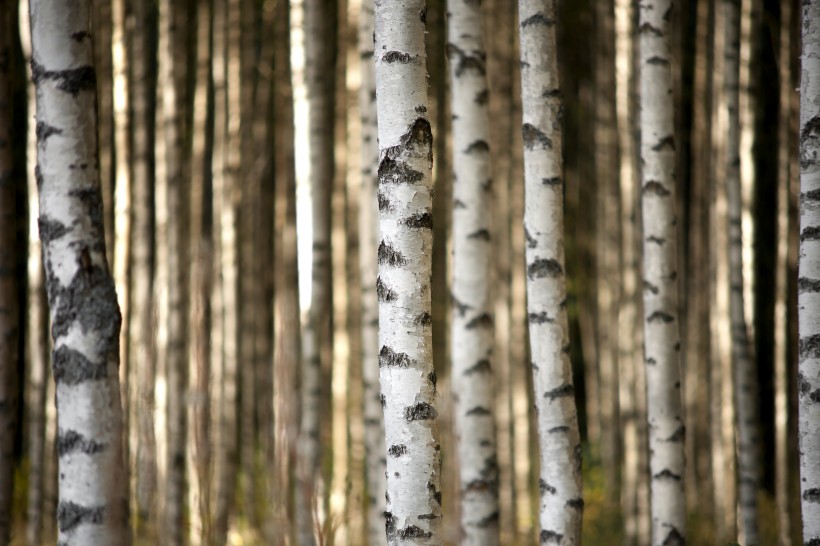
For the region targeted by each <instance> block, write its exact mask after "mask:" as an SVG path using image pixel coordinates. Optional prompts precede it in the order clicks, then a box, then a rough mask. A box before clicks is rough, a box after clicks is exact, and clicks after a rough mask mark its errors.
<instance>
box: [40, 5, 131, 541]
mask: <svg viewBox="0 0 820 546" xmlns="http://www.w3.org/2000/svg"><path fill="white" fill-rule="evenodd" d="M89 21H90V5H89V3H88V2H86V1H82V0H76V1H72V2H66V3H63V4H59V5H57V4H53V3H44V2H40V1H34V2H32V3H31V34H32V46H33V54H32V61H31V66H32V75H33V80H34V83H35V86H36V90H37V122H38V124H44V125H46V126H50V127H54V128H55V129H56V130H57V131H58V132H54V133H53V134H52V135H51V136H49V137H45V135H43V134H41V135H40V136H39V137H38V147H37V152H38V162H37V174H38V182H39V188H40V220H39V226H40V238H41V240H42V244H43V257H44V263H45V270H46V283H47V289H48V299H49V307H50V309H51V322H52V337H53V340H54V352H53V360H52V366H53V372H54V380H55V382H56V385H57V411H58V415H59V429H58V433H57V455H58V457H59V464H60V473H59V480H60V481H59V486H60V500H59V504H58V507H57V525H58V529H59V543H60V544H65V545H71V544H78V545H79V544H83V545H96V544H100V545H102V544H128V533H127V521H128V513H127V506H128V500H127V499H128V497H127V482H126V481H125V480H123V476H124V474H123V459H122V443H121V441H120V439H121V434H122V413H121V407H120V391H119V381H118V365H119V345H118V341H119V329H120V312H119V308H118V305H117V297H116V293H115V290H114V281H113V279H112V277H111V274H110V273H109V271H108V264H107V261H106V257H105V234H104V230H103V211H102V196H101V193H100V188H99V185H98V184H99V182H98V179H97V157H96V153H97V146H96V134H97V133H96V131H97V124H96V114H95V108H94V104H95V100H96V89H95V80H96V77H95V73H94V70H93V68H92V64H93V55H92V46H91V39H90V34H88V32H89V30H90V29H89V28H88V24H89ZM78 33H86V34H85V35H87V36H88V38H87V39H83V40H76V39H75V38H74V36H76V35H77V34H78Z"/></svg>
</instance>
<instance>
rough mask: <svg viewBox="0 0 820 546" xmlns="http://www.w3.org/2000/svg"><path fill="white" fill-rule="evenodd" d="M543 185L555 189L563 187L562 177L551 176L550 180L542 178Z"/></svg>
mask: <svg viewBox="0 0 820 546" xmlns="http://www.w3.org/2000/svg"><path fill="white" fill-rule="evenodd" d="M541 183H542V184H544V185H545V186H551V187H553V188H556V187H558V186H560V185H561V177H560V176H551V177H550V178H542V179H541Z"/></svg>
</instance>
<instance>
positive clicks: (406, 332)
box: [374, 0, 442, 545]
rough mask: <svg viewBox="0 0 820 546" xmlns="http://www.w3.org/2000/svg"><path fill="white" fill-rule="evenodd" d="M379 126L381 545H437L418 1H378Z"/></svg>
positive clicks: (421, 6)
mask: <svg viewBox="0 0 820 546" xmlns="http://www.w3.org/2000/svg"><path fill="white" fill-rule="evenodd" d="M375 8H376V9H375V40H376V41H375V49H374V51H375V63H376V90H377V101H376V106H377V113H378V120H379V196H378V198H379V229H380V242H379V248H378V252H377V259H378V262H379V277H378V279H377V281H376V286H377V292H378V298H379V345H380V349H379V369H380V383H381V390H382V398H381V402H382V407H383V409H384V419H385V444H386V447H387V496H386V510H385V519H386V523H385V528H386V532H387V542H388V544H390V545H398V544H440V543H441V540H442V539H441V486H440V479H441V477H440V468H441V458H440V457H441V455H440V453H441V452H440V446H439V438H438V412H437V410H436V407H435V392H436V391H435V388H436V387H435V371H434V369H433V353H432V351H433V346H432V316H431V273H432V263H431V258H432V251H433V229H432V227H433V226H432V192H431V190H432V177H431V169H432V144H433V139H432V133H431V130H430V122H429V121H428V119H427V81H426V77H427V73H426V52H425V48H424V29H425V25H426V23H425V19H426V5H425V2H424V0H408V1H407V2H402V3H398V2H393V1H391V0H377V1H376V3H375Z"/></svg>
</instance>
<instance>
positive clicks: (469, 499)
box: [447, 0, 499, 545]
mask: <svg viewBox="0 0 820 546" xmlns="http://www.w3.org/2000/svg"><path fill="white" fill-rule="evenodd" d="M447 10H448V17H447V33H448V36H449V39H450V41H449V43H448V44H447V54H448V57H449V59H450V63H449V64H450V82H451V89H452V91H451V103H450V107H451V111H452V114H453V115H452V120H453V122H452V123H453V180H454V186H453V212H452V214H453V220H452V221H453V281H452V289H451V293H452V300H453V314H452V335H451V338H450V339H451V353H450V355H451V358H452V372H451V373H452V389H453V405H454V408H453V413H454V433H455V438H456V449H457V457H458V473H459V480H460V484H459V489H460V494H461V499H460V500H461V504H460V510H459V512H460V515H461V533H462V535H461V544H485V545H492V544H498V538H499V535H498V517H499V513H498V464H497V456H496V443H495V411H494V404H493V399H494V384H493V348H494V343H493V342H494V334H493V332H494V326H495V321H494V317H495V313H494V309H493V294H492V290H491V287H492V285H493V270H492V263H491V256H492V250H493V226H492V209H491V203H492V191H493V188H492V182H493V180H492V170H491V165H490V143H489V139H490V135H489V133H490V129H489V115H488V101H489V89H488V87H487V77H486V59H487V52H486V48H485V46H484V37H483V31H482V20H481V6H480V4H475V3H471V2H465V1H464V0H449V1H448V3H447Z"/></svg>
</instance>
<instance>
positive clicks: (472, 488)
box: [462, 480, 498, 493]
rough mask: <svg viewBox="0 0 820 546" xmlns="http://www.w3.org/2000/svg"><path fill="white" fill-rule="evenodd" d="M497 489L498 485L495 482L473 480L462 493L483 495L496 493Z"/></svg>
mask: <svg viewBox="0 0 820 546" xmlns="http://www.w3.org/2000/svg"><path fill="white" fill-rule="evenodd" d="M497 487H498V483H497V482H496V481H495V480H472V481H471V482H469V483H467V485H465V486H464V487H463V489H462V491H463V492H465V493H470V492H478V493H483V492H485V491H495V490H496V488H497Z"/></svg>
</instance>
